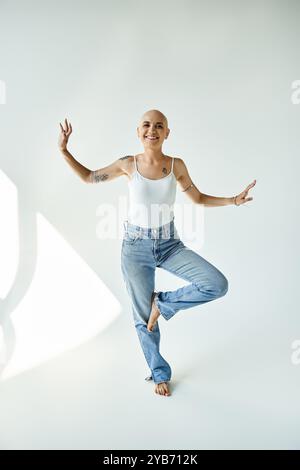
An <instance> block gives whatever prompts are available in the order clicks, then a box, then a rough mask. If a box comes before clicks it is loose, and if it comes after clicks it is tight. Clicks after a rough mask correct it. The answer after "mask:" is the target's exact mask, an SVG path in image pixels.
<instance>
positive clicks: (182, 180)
mask: <svg viewBox="0 0 300 470" xmlns="http://www.w3.org/2000/svg"><path fill="white" fill-rule="evenodd" d="M176 178H177V182H178V184H179V186H180V187H181V188H182V192H186V195H187V196H188V197H189V198H190V199H191V200H192V201H193V202H194V203H195V204H203V205H204V206H205V207H218V206H228V205H230V204H235V205H237V206H240V205H241V204H245V203H246V202H248V201H252V199H253V197H248V198H247V195H248V192H249V190H250V189H251V188H253V186H255V184H256V180H254V181H253V182H252V183H250V184H249V185H248V186H247V187H246V189H244V191H242V192H241V193H239V194H237V195H236V196H232V197H217V196H210V195H209V194H204V193H201V191H199V189H198V188H197V187H196V185H195V184H194V183H193V182H192V179H191V177H190V175H189V172H188V169H187V167H186V165H185V163H184V161H183V160H182V159H181V158H176Z"/></svg>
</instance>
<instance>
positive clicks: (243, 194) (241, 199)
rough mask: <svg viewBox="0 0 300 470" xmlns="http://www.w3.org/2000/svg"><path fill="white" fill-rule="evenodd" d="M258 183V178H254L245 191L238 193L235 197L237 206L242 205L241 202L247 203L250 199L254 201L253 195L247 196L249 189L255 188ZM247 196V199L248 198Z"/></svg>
mask: <svg viewBox="0 0 300 470" xmlns="http://www.w3.org/2000/svg"><path fill="white" fill-rule="evenodd" d="M255 184H256V180H254V181H253V182H252V183H251V184H249V185H248V186H247V188H246V189H244V191H242V192H241V193H240V194H237V195H236V196H235V198H234V200H235V204H236V205H237V206H240V205H241V204H245V202H248V201H252V199H253V197H248V198H247V195H248V191H249V190H250V189H251V188H253V186H255ZM246 198H247V199H246Z"/></svg>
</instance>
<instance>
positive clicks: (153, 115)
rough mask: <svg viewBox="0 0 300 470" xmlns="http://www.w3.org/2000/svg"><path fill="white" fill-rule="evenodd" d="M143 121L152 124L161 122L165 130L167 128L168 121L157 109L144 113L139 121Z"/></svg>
mask: <svg viewBox="0 0 300 470" xmlns="http://www.w3.org/2000/svg"><path fill="white" fill-rule="evenodd" d="M143 121H154V122H160V121H161V122H163V123H164V125H165V126H166V128H168V119H167V118H166V116H165V115H164V114H163V113H162V112H161V111H159V110H158V109H150V110H149V111H146V112H145V113H144V114H143V116H142V117H141V119H140V122H143Z"/></svg>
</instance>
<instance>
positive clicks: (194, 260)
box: [59, 109, 256, 396]
mask: <svg viewBox="0 0 300 470" xmlns="http://www.w3.org/2000/svg"><path fill="white" fill-rule="evenodd" d="M60 128H61V133H60V136H59V148H60V150H61V152H62V153H63V155H64V157H65V159H66V161H67V162H68V163H69V164H70V166H71V167H72V168H73V169H74V170H75V172H76V173H77V174H78V175H79V176H80V177H81V178H82V180H83V181H85V182H86V183H100V182H102V183H103V182H106V181H111V180H113V179H114V178H117V177H118V176H122V175H124V176H126V177H127V178H128V185H129V212H128V217H127V220H126V221H125V223H124V226H125V230H124V237H123V244H122V251H121V268H122V274H123V277H124V281H125V284H126V289H127V291H128V293H129V296H130V299H131V302H132V312H133V318H134V325H135V328H136V331H137V334H138V338H139V341H140V343H141V347H142V350H143V353H144V356H145V359H146V361H147V363H148V366H149V368H150V371H151V375H150V377H148V378H147V379H146V380H151V379H153V381H154V383H155V393H157V394H160V395H164V396H170V395H171V393H170V389H169V385H168V383H169V382H170V380H171V373H172V371H171V367H170V365H169V364H168V362H167V361H166V360H165V359H164V358H163V357H162V355H161V354H160V352H159V345H160V330H159V325H158V321H157V320H158V318H159V316H162V317H163V318H164V319H165V320H170V318H172V317H173V316H174V315H175V314H176V313H177V312H178V311H179V310H184V309H187V308H191V307H195V306H196V305H200V304H204V303H206V302H210V301H212V300H215V299H217V298H219V297H222V296H223V295H225V294H226V292H227V290H228V281H227V279H226V277H225V276H224V275H223V274H222V273H221V272H220V271H219V270H218V269H217V268H216V267H215V266H213V265H212V264H211V263H209V262H208V261H206V260H205V259H204V258H202V257H201V256H200V255H199V254H197V253H195V252H194V251H192V250H191V249H190V248H188V247H186V246H185V245H184V244H183V242H182V241H181V240H180V239H179V237H178V233H177V230H176V227H175V225H174V212H173V205H174V202H175V196H176V187H177V184H178V185H179V187H180V188H181V190H182V191H183V192H185V193H186V195H187V196H188V197H189V198H190V199H191V200H192V201H193V202H194V203H195V204H204V205H205V206H226V205H228V204H235V205H237V206H239V205H241V204H245V203H246V202H248V201H251V200H252V199H253V198H252V197H248V198H247V195H248V191H249V190H250V189H251V188H252V187H253V186H254V185H255V183H256V180H254V181H253V182H252V183H251V184H249V185H248V186H247V187H246V189H245V190H244V191H242V192H241V193H240V194H237V195H236V196H233V197H228V198H227V197H215V196H209V195H208V194H204V193H201V192H200V191H199V190H198V188H197V187H196V186H195V184H193V182H192V179H191V177H190V175H189V172H188V170H187V167H186V165H185V163H184V161H183V159H181V158H178V157H170V156H168V155H165V154H163V152H162V145H163V143H164V140H165V139H167V138H168V136H169V133H170V129H169V128H168V120H167V118H166V117H165V116H164V114H163V113H161V112H160V111H158V110H155V109H152V110H150V111H148V112H146V113H145V114H144V115H143V116H142V118H141V120H140V122H139V126H138V128H137V135H138V137H139V139H140V140H141V143H142V145H143V147H144V152H143V153H141V154H138V155H134V156H124V157H121V158H119V159H118V160H116V161H114V162H113V163H112V164H111V165H108V166H106V167H104V168H101V169H98V170H89V169H88V168H86V167H84V166H83V165H81V164H80V163H79V162H77V161H76V160H75V159H74V157H73V156H72V155H71V154H70V152H69V151H68V150H67V143H68V139H69V136H70V134H71V133H72V126H71V123H70V122H69V123H68V121H67V119H65V124H64V126H63V125H62V124H60ZM156 267H160V268H162V269H165V270H167V271H169V272H170V273H173V274H175V275H177V276H179V277H180V278H182V279H184V280H186V281H189V282H190V284H188V285H186V286H184V287H180V288H179V289H177V290H174V291H168V292H156V291H155V290H154V284H155V269H156Z"/></svg>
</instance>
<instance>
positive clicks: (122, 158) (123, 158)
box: [119, 155, 132, 160]
mask: <svg viewBox="0 0 300 470" xmlns="http://www.w3.org/2000/svg"><path fill="white" fill-rule="evenodd" d="M130 157H132V155H125V157H121V158H119V160H126V159H127V158H130Z"/></svg>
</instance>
